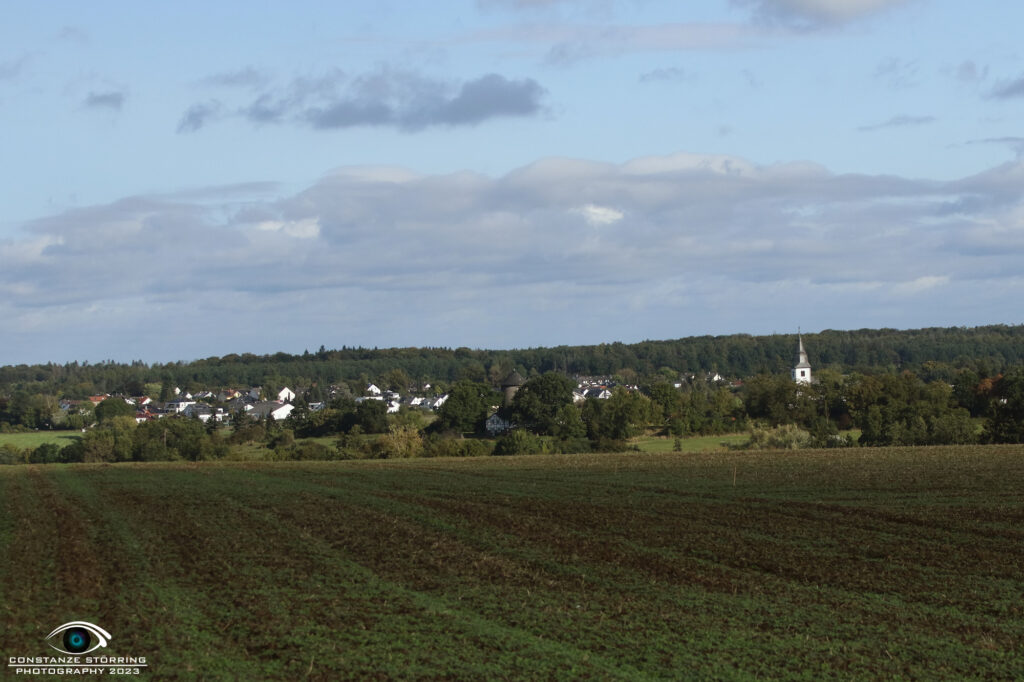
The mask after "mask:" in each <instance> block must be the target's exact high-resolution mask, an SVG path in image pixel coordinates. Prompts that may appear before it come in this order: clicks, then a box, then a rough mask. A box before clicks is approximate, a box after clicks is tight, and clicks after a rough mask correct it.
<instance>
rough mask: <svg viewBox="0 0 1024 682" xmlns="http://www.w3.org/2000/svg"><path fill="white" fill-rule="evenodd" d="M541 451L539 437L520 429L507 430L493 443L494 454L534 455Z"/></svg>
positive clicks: (542, 443)
mask: <svg viewBox="0 0 1024 682" xmlns="http://www.w3.org/2000/svg"><path fill="white" fill-rule="evenodd" d="M543 451H544V442H543V441H542V440H541V439H540V437H538V436H535V435H533V434H532V433H530V432H528V431H523V430H522V429H515V430H513V431H509V432H508V433H507V434H505V435H504V436H502V437H501V438H499V439H498V442H497V443H495V444H494V454H495V455H536V454H540V453H541V452H543Z"/></svg>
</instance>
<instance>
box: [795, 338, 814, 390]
mask: <svg viewBox="0 0 1024 682" xmlns="http://www.w3.org/2000/svg"><path fill="white" fill-rule="evenodd" d="M797 339H798V342H799V348H798V350H797V352H796V367H794V368H793V381H795V382H796V383H798V384H809V383H811V363H809V362H807V351H805V350H804V339H803V337H802V336H800V335H799V334H797Z"/></svg>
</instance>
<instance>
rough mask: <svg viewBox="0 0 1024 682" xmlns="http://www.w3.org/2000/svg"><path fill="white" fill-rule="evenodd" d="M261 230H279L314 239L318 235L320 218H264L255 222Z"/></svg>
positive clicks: (302, 237)
mask: <svg viewBox="0 0 1024 682" xmlns="http://www.w3.org/2000/svg"><path fill="white" fill-rule="evenodd" d="M256 229H257V230H262V231H263V232H280V233H281V234H284V235H287V236H289V237H295V238H296V239H315V238H316V237H319V236H320V218H319V217H316V218H304V219H302V220H264V221H263V222H260V223H257V224H256Z"/></svg>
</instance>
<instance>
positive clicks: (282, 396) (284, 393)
mask: <svg viewBox="0 0 1024 682" xmlns="http://www.w3.org/2000/svg"><path fill="white" fill-rule="evenodd" d="M277 399H278V400H279V401H280V402H282V403H290V402H291V401H293V400H295V391H293V390H292V389H290V388H288V387H287V386H285V387H284V388H282V389H281V390H280V391H278V392H277Z"/></svg>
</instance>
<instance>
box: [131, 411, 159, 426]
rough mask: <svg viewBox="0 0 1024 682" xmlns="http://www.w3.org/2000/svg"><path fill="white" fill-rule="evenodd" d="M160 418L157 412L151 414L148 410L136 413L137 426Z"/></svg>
mask: <svg viewBox="0 0 1024 682" xmlns="http://www.w3.org/2000/svg"><path fill="white" fill-rule="evenodd" d="M159 418H160V415H159V414H157V413H156V412H151V411H150V410H149V409H148V408H143V409H141V410H137V411H136V412H135V422H136V423H137V424H141V423H142V422H148V421H152V420H154V419H159Z"/></svg>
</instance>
